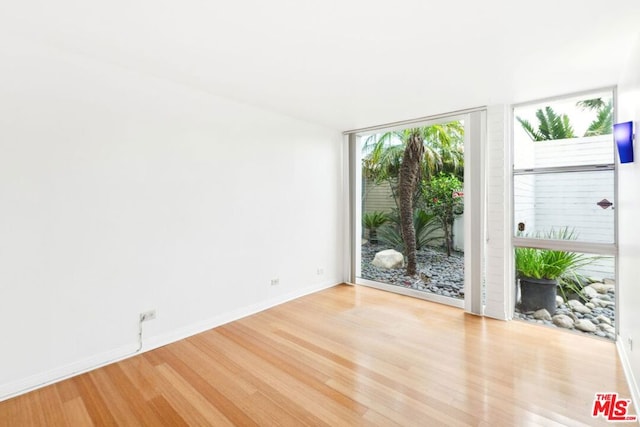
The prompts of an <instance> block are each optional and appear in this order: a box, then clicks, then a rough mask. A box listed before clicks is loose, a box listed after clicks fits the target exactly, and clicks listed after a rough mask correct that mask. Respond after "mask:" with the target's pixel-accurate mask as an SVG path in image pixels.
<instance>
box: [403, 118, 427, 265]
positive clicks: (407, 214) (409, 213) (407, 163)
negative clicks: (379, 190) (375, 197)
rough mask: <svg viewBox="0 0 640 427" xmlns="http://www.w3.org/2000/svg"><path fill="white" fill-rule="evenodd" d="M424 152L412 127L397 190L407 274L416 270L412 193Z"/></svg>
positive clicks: (418, 177)
mask: <svg viewBox="0 0 640 427" xmlns="http://www.w3.org/2000/svg"><path fill="white" fill-rule="evenodd" d="M424 153H425V147H424V139H423V137H422V133H421V132H420V130H419V129H414V130H413V131H412V132H411V134H410V135H409V138H408V139H407V143H406V146H405V149H404V153H403V155H402V163H401V165H400V173H399V182H398V192H399V193H400V206H399V208H400V231H401V233H402V239H403V240H404V244H405V249H406V252H407V253H406V255H407V275H409V276H414V275H415V274H416V272H417V271H416V270H417V248H416V230H415V228H414V226H413V207H414V195H415V192H416V190H417V188H418V184H419V182H420V164H421V162H422V157H423V156H424Z"/></svg>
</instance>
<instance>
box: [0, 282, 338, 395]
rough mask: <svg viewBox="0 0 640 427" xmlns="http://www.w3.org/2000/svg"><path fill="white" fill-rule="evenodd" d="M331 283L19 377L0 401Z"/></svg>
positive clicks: (0, 387) (3, 387)
mask: <svg viewBox="0 0 640 427" xmlns="http://www.w3.org/2000/svg"><path fill="white" fill-rule="evenodd" d="M333 286H336V283H333V282H323V283H319V284H315V285H312V286H308V287H306V288H302V289H299V290H296V291H294V292H290V293H288V294H283V295H279V296H277V297H274V298H271V299H268V300H266V301H263V302H260V303H257V304H253V305H250V306H247V307H243V308H240V309H238V310H234V311H231V312H228V313H222V314H220V315H219V316H215V317H212V318H210V319H207V320H205V321H202V322H198V323H197V324H194V325H190V326H188V327H185V328H181V329H179V330H176V331H173V332H169V333H166V334H163V335H160V336H155V337H150V338H149V339H147V340H146V342H143V346H142V350H140V351H138V343H132V344H131V345H127V346H122V347H119V348H117V349H113V350H110V351H108V352H105V353H101V354H97V355H95V356H91V357H88V358H86V359H83V360H79V361H77V362H74V363H70V364H68V365H65V366H60V367H58V368H55V369H51V370H49V371H46V372H41V373H38V374H35V375H32V376H29V377H27V378H24V379H20V380H18V381H14V382H10V383H6V384H0V402H2V401H3V400H7V399H10V398H12V397H16V396H19V395H21V394H25V393H28V392H30V391H33V390H36V389H39V388H42V387H45V386H48V385H51V384H54V383H57V382H59V381H62V380H66V379H68V378H71V377H73V376H76V375H80V374H83V373H85V372H88V371H91V370H94V369H97V368H100V367H102V366H106V365H109V364H111V363H115V362H118V361H120V360H123V359H127V358H129V357H133V356H136V355H138V354H140V353H143V352H145V351H149V350H152V349H154V348H158V347H162V346H164V345H167V344H171V343H173V342H176V341H179V340H181V339H184V338H188V337H190V336H193V335H195V334H198V333H200V332H204V331H206V330H209V329H212V328H215V327H217V326H221V325H224V324H225V323H229V322H232V321H234V320H238V319H241V318H243V317H247V316H250V315H252V314H255V313H258V312H260V311H264V310H266V309H268V308H271V307H275V306H277V305H280V304H283V303H285V302H287V301H291V300H293V299H296V298H300V297H302V296H305V295H309V294H312V293H314V292H318V291H321V290H323V289H327V288H331V287H333Z"/></svg>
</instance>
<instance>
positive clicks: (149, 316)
mask: <svg viewBox="0 0 640 427" xmlns="http://www.w3.org/2000/svg"><path fill="white" fill-rule="evenodd" d="M155 318H156V311H155V310H147V311H143V312H142V313H140V321H141V322H146V321H147V320H153V319H155Z"/></svg>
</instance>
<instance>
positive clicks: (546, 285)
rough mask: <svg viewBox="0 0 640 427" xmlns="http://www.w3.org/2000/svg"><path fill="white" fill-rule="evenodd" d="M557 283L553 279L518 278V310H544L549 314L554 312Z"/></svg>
mask: <svg viewBox="0 0 640 427" xmlns="http://www.w3.org/2000/svg"><path fill="white" fill-rule="evenodd" d="M557 288H558V281H557V280H555V279H533V278H531V277H521V278H520V310H521V311H523V312H526V311H537V310H540V309H541V308H544V309H546V310H547V311H548V312H549V314H553V313H555V311H556V295H557V291H556V290H557Z"/></svg>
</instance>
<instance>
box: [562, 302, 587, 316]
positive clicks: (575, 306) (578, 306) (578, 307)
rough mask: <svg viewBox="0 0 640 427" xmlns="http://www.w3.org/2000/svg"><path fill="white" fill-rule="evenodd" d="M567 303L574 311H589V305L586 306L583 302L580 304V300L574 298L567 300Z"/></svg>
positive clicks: (585, 312)
mask: <svg viewBox="0 0 640 427" xmlns="http://www.w3.org/2000/svg"><path fill="white" fill-rule="evenodd" d="M567 305H569V307H571V310H573V311H575V312H576V313H582V314H587V313H591V309H590V308H589V307H586V306H585V305H584V304H582V303H581V302H580V301H578V300H576V299H572V300H569V302H567Z"/></svg>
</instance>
